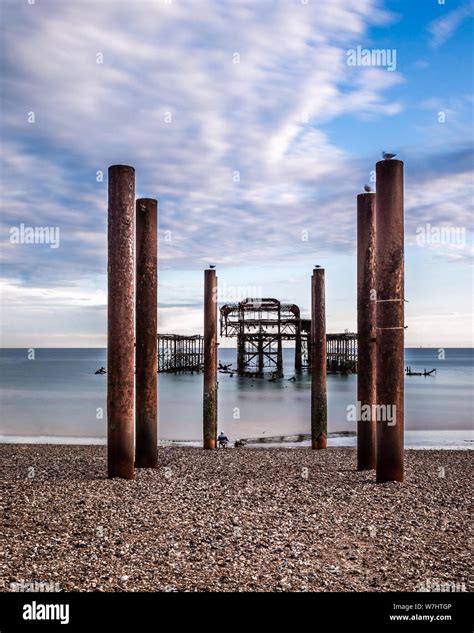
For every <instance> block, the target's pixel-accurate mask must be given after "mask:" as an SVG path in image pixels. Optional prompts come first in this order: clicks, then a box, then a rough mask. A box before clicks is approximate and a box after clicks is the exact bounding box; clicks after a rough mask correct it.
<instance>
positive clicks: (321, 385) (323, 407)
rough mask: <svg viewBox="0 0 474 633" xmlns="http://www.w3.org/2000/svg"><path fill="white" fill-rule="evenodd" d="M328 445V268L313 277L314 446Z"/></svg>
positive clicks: (312, 431) (317, 270)
mask: <svg viewBox="0 0 474 633" xmlns="http://www.w3.org/2000/svg"><path fill="white" fill-rule="evenodd" d="M326 446H327V393H326V306H325V293H324V269H323V268H315V269H314V270H313V276H312V278H311V447H312V448H314V449H322V448H326Z"/></svg>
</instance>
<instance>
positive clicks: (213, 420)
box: [203, 269, 217, 448]
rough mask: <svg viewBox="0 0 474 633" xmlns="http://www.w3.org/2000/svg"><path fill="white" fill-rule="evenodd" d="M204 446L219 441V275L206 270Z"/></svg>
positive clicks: (211, 445)
mask: <svg viewBox="0 0 474 633" xmlns="http://www.w3.org/2000/svg"><path fill="white" fill-rule="evenodd" d="M203 436H204V441H203V447H204V448H216V443H217V277H216V271H215V270H213V269H208V270H205V271H204V393H203Z"/></svg>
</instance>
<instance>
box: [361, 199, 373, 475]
mask: <svg viewBox="0 0 474 633" xmlns="http://www.w3.org/2000/svg"><path fill="white" fill-rule="evenodd" d="M375 233H376V230H375V193H361V194H359V195H358V196H357V357H358V367H357V400H358V402H359V403H360V405H361V407H360V410H361V411H365V410H366V407H367V406H368V407H370V411H371V412H372V405H374V404H375V403H376V396H375V394H376V386H377V385H376V363H377V356H376V347H375V346H376V340H375V337H376V309H377V303H376V287H375ZM358 410H359V409H358ZM361 417H362V419H361V420H358V421H357V470H371V469H373V468H375V454H376V437H375V431H376V429H375V426H376V425H375V420H373V419H372V415H370V418H369V419H368V420H366V419H364V417H363V416H361Z"/></svg>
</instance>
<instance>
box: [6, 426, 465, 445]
mask: <svg viewBox="0 0 474 633" xmlns="http://www.w3.org/2000/svg"><path fill="white" fill-rule="evenodd" d="M240 441H243V442H244V445H243V446H241V447H240V448H239V450H241V449H242V448H247V449H249V448H262V447H265V448H274V449H276V448H292V449H297V448H309V447H310V445H311V436H310V434H309V433H300V434H291V435H290V434H289V435H276V436H270V437H254V438H240ZM356 443H357V437H356V433H355V432H352V431H340V432H335V433H329V434H328V444H329V446H328V448H355V447H356ZM2 444H19V445H20V444H31V445H38V446H43V445H51V446H60V445H64V446H105V445H106V444H107V439H106V438H105V437H77V436H49V435H38V436H26V435H25V436H23V435H0V445H2ZM201 445H202V443H201V440H177V439H167V440H159V442H158V446H159V447H166V446H176V447H189V448H200V447H201ZM230 447H231V448H234V442H230ZM405 449H406V450H473V449H474V431H470V430H454V431H452V430H451V431H439V430H423V431H405Z"/></svg>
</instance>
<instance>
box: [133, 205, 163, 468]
mask: <svg viewBox="0 0 474 633" xmlns="http://www.w3.org/2000/svg"><path fill="white" fill-rule="evenodd" d="M157 248H158V239H157V201H156V200H153V199H150V198H139V199H138V200H137V203H136V249H137V265H136V276H137V289H136V316H135V318H136V321H135V332H136V348H135V353H136V370H135V371H136V377H135V386H136V400H135V466H136V467H137V468H156V467H157V464H158V451H157V449H158V402H157V383H158V374H157V371H156V368H157V364H158V358H157V349H156V344H157V334H158V331H157V294H158V280H157V276H158V271H157Z"/></svg>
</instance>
